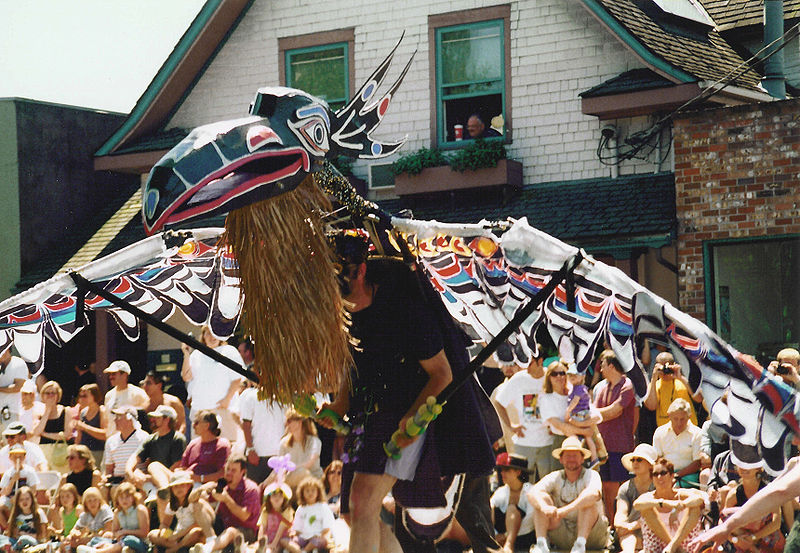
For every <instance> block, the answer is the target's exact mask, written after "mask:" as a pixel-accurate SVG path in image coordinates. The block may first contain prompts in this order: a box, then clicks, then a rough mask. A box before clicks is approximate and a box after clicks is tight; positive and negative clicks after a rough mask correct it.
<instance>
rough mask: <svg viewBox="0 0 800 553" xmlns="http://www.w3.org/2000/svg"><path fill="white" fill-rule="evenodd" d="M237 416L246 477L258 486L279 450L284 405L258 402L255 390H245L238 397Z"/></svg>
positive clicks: (268, 471) (267, 472) (263, 400)
mask: <svg viewBox="0 0 800 553" xmlns="http://www.w3.org/2000/svg"><path fill="white" fill-rule="evenodd" d="M239 416H240V417H241V419H242V430H243V432H244V441H245V450H244V455H245V457H246V458H247V477H248V478H250V480H252V481H253V482H255V483H256V484H260V483H261V482H263V481H264V480H265V479H266V478H267V476H269V473H270V472H271V471H272V469H270V468H269V466H268V465H267V461H269V458H270V457H272V456H274V455H277V454H278V451H279V450H280V443H281V437H282V436H283V433H284V430H285V423H286V406H285V405H282V404H280V403H277V402H274V401H267V400H266V399H258V392H257V390H256V389H255V388H247V389H246V390H245V391H244V392H242V395H241V396H240V397H239Z"/></svg>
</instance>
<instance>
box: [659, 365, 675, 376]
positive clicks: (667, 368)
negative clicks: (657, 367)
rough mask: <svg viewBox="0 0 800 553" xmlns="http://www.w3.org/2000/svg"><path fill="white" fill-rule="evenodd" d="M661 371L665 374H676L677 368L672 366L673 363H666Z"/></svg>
mask: <svg viewBox="0 0 800 553" xmlns="http://www.w3.org/2000/svg"><path fill="white" fill-rule="evenodd" d="M661 372H662V373H663V374H675V369H673V368H672V365H664V367H663V368H662V369H661Z"/></svg>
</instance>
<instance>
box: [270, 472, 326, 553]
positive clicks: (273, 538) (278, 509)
mask: <svg viewBox="0 0 800 553" xmlns="http://www.w3.org/2000/svg"><path fill="white" fill-rule="evenodd" d="M329 466H330V465H329ZM291 499H292V490H291V488H289V486H287V485H286V484H280V485H279V484H278V483H277V482H276V483H272V484H269V485H268V486H267V487H266V488H265V489H264V507H263V508H262V510H261V518H259V519H258V550H259V551H260V552H265V551H266V552H267V553H271V552H278V551H280V550H281V548H282V547H286V545H287V544H288V543H289V529H290V528H291V527H292V521H293V520H294V511H293V510H292V507H291V505H290V503H289V502H290V501H291Z"/></svg>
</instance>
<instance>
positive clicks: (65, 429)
mask: <svg viewBox="0 0 800 553" xmlns="http://www.w3.org/2000/svg"><path fill="white" fill-rule="evenodd" d="M41 394H42V399H43V400H44V406H45V409H44V415H43V416H42V418H41V419H39V423H38V424H37V425H36V427H35V428H34V429H33V432H31V434H32V435H33V436H34V437H38V438H39V445H40V446H41V448H42V451H44V456H45V458H46V459H47V463H48V464H49V465H50V467H51V468H53V469H56V470H61V471H63V470H65V469H66V464H64V465H61V466H58V464H57V463H56V462H55V461H56V459H54V458H53V454H54V447H53V445H54V444H55V443H56V442H59V441H61V442H64V441H65V440H66V438H67V436H69V435H70V432H71V430H72V428H71V426H69V423H70V422H71V421H68V419H67V409H66V408H65V407H64V406H63V405H61V404H60V403H59V401H61V394H62V391H61V385H60V384H59V383H58V382H56V381H55V380H50V381H49V382H47V383H46V384H45V385H44V386H42V389H41Z"/></svg>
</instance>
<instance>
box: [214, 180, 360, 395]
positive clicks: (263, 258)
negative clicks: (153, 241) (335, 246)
mask: <svg viewBox="0 0 800 553" xmlns="http://www.w3.org/2000/svg"><path fill="white" fill-rule="evenodd" d="M330 209H331V207H330V202H329V200H328V198H327V197H326V196H325V194H324V193H323V192H322V191H321V190H319V188H317V187H316V186H315V184H314V179H313V177H312V176H311V175H309V176H308V177H306V179H305V180H303V182H302V183H301V184H300V185H299V186H298V187H297V188H296V189H295V190H293V191H290V192H287V193H285V194H281V195H280V196H277V197H274V198H270V199H268V200H264V201H262V202H258V203H255V204H251V205H248V206H245V207H242V208H240V209H236V210H234V211H231V213H230V214H229V215H228V217H227V219H226V221H225V235H224V237H223V241H224V242H225V243H227V245H228V246H230V247H231V248H232V250H233V253H234V254H235V255H236V258H237V260H238V262H239V271H240V278H241V286H242V292H243V294H244V304H243V309H242V325H243V327H244V330H245V333H246V334H249V335H250V336H251V337H252V339H253V342H254V343H255V352H256V359H255V364H254V367H253V370H254V371H255V372H256V373H257V374H258V377H259V383H260V386H261V390H260V392H261V393H260V394H259V395H260V396H262V397H267V398H273V397H274V398H276V399H277V400H279V401H281V402H284V403H291V401H292V398H293V397H294V396H296V395H297V394H299V393H312V392H315V391H319V390H324V391H331V390H336V389H338V386H339V383H340V382H341V379H342V378H346V374H347V367H349V365H350V363H351V362H352V359H351V356H350V349H349V346H348V333H347V330H346V324H345V319H344V317H345V315H344V310H343V306H342V299H341V294H340V292H339V286H338V282H337V279H336V272H335V268H334V260H333V252H332V251H331V248H330V246H329V245H328V243H327V240H326V238H325V233H324V230H323V224H322V220H321V218H320V215H319V213H320V212H328V211H330Z"/></svg>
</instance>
